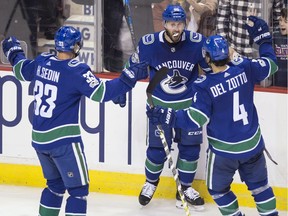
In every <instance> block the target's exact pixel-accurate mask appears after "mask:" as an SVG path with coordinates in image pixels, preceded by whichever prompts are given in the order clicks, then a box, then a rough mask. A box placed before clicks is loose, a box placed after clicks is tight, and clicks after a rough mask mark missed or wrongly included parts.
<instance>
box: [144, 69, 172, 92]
mask: <svg viewBox="0 0 288 216" xmlns="http://www.w3.org/2000/svg"><path fill="white" fill-rule="evenodd" d="M168 70H169V69H168V68H167V67H162V68H160V70H158V71H157V72H156V73H155V75H154V77H153V78H152V80H151V81H150V82H149V85H148V86H147V89H146V93H147V94H152V93H153V91H154V89H155V88H156V86H157V85H158V84H159V83H160V81H161V80H162V79H163V78H164V77H165V76H166V75H167V73H168Z"/></svg>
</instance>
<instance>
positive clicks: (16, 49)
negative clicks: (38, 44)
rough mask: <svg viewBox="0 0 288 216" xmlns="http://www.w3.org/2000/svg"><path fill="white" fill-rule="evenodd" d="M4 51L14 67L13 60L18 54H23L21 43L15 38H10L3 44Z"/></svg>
mask: <svg viewBox="0 0 288 216" xmlns="http://www.w3.org/2000/svg"><path fill="white" fill-rule="evenodd" d="M2 49H3V52H4V55H5V56H6V58H7V59H8V61H9V62H10V63H11V65H13V60H14V58H15V57H16V55H17V54H18V53H23V55H24V51H23V49H22V48H21V45H20V42H19V41H18V40H17V38H15V37H13V36H12V37H8V38H6V39H5V40H4V41H3V42H2Z"/></svg>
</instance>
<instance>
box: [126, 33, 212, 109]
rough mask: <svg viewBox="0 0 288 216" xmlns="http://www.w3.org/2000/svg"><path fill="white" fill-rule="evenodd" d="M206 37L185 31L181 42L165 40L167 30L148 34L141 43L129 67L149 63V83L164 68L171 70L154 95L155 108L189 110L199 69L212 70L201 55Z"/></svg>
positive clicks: (131, 58)
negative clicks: (193, 85) (192, 90)
mask: <svg viewBox="0 0 288 216" xmlns="http://www.w3.org/2000/svg"><path fill="white" fill-rule="evenodd" d="M205 39H206V38H205V37H204V36H202V35H201V34H199V33H195V32H189V31H186V30H185V31H184V32H183V34H182V39H181V41H180V42H178V43H175V44H169V43H167V42H165V41H164V31H161V32H157V33H154V34H147V35H145V36H143V37H142V38H141V40H140V41H139V43H138V48H137V52H136V53H134V54H133V55H132V56H131V57H130V64H134V63H137V62H140V61H146V62H148V63H149V65H150V75H149V78H150V80H151V79H152V78H153V77H154V74H155V73H157V70H159V69H160V68H162V67H167V68H169V71H168V75H167V76H166V77H164V78H163V80H162V81H161V82H160V83H159V85H157V87H156V88H155V90H154V92H153V95H152V97H153V101H154V104H155V105H161V106H163V107H171V108H173V109H176V110H178V109H183V108H187V107H189V106H190V104H191V99H192V96H193V95H192V92H191V86H192V83H193V82H194V81H195V80H196V79H197V77H198V73H199V69H198V66H200V67H201V68H202V69H203V70H204V71H205V72H210V71H211V69H210V68H209V66H208V65H207V64H206V62H205V60H204V58H203V56H202V44H203V42H204V41H205Z"/></svg>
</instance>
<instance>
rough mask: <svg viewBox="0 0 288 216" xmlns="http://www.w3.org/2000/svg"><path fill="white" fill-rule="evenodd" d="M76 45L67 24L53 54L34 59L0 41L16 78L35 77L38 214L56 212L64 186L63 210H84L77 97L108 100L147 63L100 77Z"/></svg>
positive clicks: (15, 44) (141, 74)
mask: <svg viewBox="0 0 288 216" xmlns="http://www.w3.org/2000/svg"><path fill="white" fill-rule="evenodd" d="M81 47H82V37H81V33H80V32H79V31H78V30H77V29H75V28H73V27H71V26H63V27H61V28H60V29H59V30H58V31H57V32H56V34H55V48H56V50H57V51H58V54H57V55H52V54H49V53H43V54H41V55H39V56H38V57H36V58H35V60H28V59H26V58H25V55H24V52H23V50H22V48H21V46H20V43H19V41H18V40H17V39H16V38H15V37H9V38H7V39H5V40H4V41H3V51H4V54H5V56H6V57H7V59H8V60H9V62H10V63H11V65H12V66H13V72H14V74H15V76H16V78H17V79H19V80H21V81H29V82H35V84H34V99H35V103H34V114H33V131H32V146H33V147H34V148H35V150H36V153H37V155H38V158H39V161H40V163H41V166H42V171H43V174H44V177H45V179H46V180H47V182H46V184H47V187H46V188H45V189H44V190H43V192H42V195H41V200H40V207H39V215H41V216H58V215H59V211H60V208H61V204H62V200H63V195H64V193H65V191H66V190H67V191H68V193H69V197H68V198H67V203H66V208H65V215H67V216H68V215H83V216H84V215H86V211H87V210H86V209H87V201H86V197H87V196H88V186H89V177H88V168H87V164H86V158H85V154H84V147H83V143H82V139H81V134H80V126H79V122H78V113H79V105H80V100H81V96H82V95H84V96H86V97H88V98H90V99H91V100H93V101H98V102H105V101H109V100H111V99H113V98H115V97H117V96H118V95H120V94H123V93H125V92H127V91H129V90H131V89H132V88H133V87H134V85H135V83H136V81H137V80H140V79H143V78H146V77H147V76H148V71H147V64H146V63H139V64H136V65H134V66H132V67H130V68H128V69H125V70H123V72H122V74H121V76H120V77H119V78H117V79H114V80H111V81H107V82H103V81H102V80H100V79H99V78H97V77H96V76H95V75H94V74H93V73H92V72H91V69H90V68H89V66H88V65H87V64H85V63H81V62H79V61H78V60H76V59H75V57H76V56H77V55H78V53H79V51H80V49H81Z"/></svg>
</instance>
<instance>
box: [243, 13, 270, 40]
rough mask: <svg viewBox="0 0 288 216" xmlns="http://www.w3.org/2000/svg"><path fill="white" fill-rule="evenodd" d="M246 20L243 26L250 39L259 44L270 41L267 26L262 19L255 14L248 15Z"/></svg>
mask: <svg viewBox="0 0 288 216" xmlns="http://www.w3.org/2000/svg"><path fill="white" fill-rule="evenodd" d="M248 20H249V21H248V23H246V24H245V28H246V29H247V31H248V32H249V37H250V39H251V40H253V41H254V42H255V43H256V44H258V45H261V44H262V43H272V36H271V34H270V32H269V27H268V25H267V23H266V22H265V21H264V20H262V19H260V18H258V17H256V16H249V17H248Z"/></svg>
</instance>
